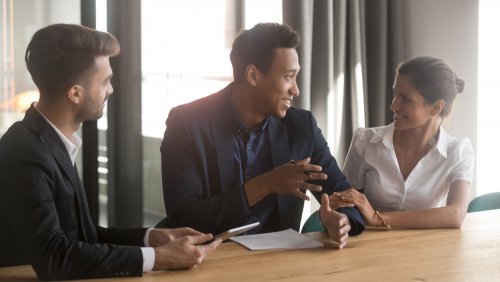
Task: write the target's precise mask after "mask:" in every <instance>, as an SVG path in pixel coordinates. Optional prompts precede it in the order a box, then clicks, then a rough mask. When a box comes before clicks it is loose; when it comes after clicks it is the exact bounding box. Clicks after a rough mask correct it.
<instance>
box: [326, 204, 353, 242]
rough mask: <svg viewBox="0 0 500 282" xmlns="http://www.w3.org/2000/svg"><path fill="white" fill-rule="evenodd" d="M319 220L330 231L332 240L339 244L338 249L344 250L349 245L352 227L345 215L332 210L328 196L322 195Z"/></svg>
mask: <svg viewBox="0 0 500 282" xmlns="http://www.w3.org/2000/svg"><path fill="white" fill-rule="evenodd" d="M319 218H320V219H321V223H322V224H323V226H325V228H326V230H327V231H328V235H329V236H330V238H332V239H333V240H335V242H337V243H338V249H339V250H340V249H342V248H344V247H345V245H346V244H347V238H348V237H349V230H351V225H349V219H348V218H347V216H346V215H345V214H342V213H338V212H336V211H334V210H332V209H331V208H330V200H329V198H328V195H327V194H323V195H321V207H320V209H319Z"/></svg>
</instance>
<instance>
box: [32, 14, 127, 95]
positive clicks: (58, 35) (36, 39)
mask: <svg viewBox="0 0 500 282" xmlns="http://www.w3.org/2000/svg"><path fill="white" fill-rule="evenodd" d="M119 52H120V44H119V43H118V40H116V38H115V37H114V36H113V35H111V34H109V33H106V32H101V31H97V30H94V29H91V28H88V27H84V26H81V25H74V24H54V25H49V26H47V27H44V28H42V29H40V30H38V31H37V32H36V33H35V34H34V35H33V37H32V39H31V41H30V43H29V44H28V47H27V49H26V55H25V60H26V66H27V67H28V71H29V72H30V74H31V77H32V79H33V81H34V82H35V84H36V86H37V87H38V89H39V90H40V95H41V96H42V95H43V96H44V97H46V98H56V97H58V96H59V95H61V94H62V93H64V92H65V91H67V90H68V89H69V88H70V87H71V86H72V85H75V84H82V83H85V81H84V80H85V79H86V78H87V73H88V71H89V70H91V69H92V68H93V66H94V61H95V57H98V56H110V57H112V56H116V55H118V53H119Z"/></svg>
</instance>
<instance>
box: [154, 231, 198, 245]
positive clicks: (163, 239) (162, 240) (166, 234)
mask: <svg viewBox="0 0 500 282" xmlns="http://www.w3.org/2000/svg"><path fill="white" fill-rule="evenodd" d="M201 234H203V233H201V232H199V231H196V230H194V229H192V228H189V227H183V228H175V229H163V228H161V229H159V228H155V229H153V230H151V232H150V233H149V245H150V246H151V247H159V246H161V245H165V244H167V243H168V242H170V241H173V240H175V239H177V238H181V237H184V236H196V235H201Z"/></svg>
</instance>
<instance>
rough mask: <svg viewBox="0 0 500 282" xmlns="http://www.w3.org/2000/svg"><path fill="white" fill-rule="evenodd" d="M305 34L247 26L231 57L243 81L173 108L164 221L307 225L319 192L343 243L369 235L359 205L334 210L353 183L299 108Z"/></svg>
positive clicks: (206, 225) (210, 226) (164, 150)
mask: <svg viewBox="0 0 500 282" xmlns="http://www.w3.org/2000/svg"><path fill="white" fill-rule="evenodd" d="M299 41H300V37H299V35H298V34H297V32H296V31H294V30H293V29H291V28H290V27H289V26H287V25H280V24H269V23H267V24H258V25H256V26H255V27H253V28H252V29H249V30H246V31H243V32H242V33H241V34H240V35H239V36H238V37H237V38H236V39H235V41H234V43H233V48H232V51H231V55H230V57H231V62H232V65H233V75H234V82H233V83H231V84H229V85H228V86H227V87H226V88H224V89H222V90H221V91H219V92H218V93H215V94H213V95H210V96H208V97H205V98H202V99H200V100H197V101H194V102H192V103H189V104H185V105H181V106H179V107H176V108H174V109H172V110H171V111H170V113H169V116H168V119H167V129H166V131H165V136H164V139H163V141H162V145H161V154H162V174H163V193H164V200H165V207H166V211H167V217H166V219H165V220H163V221H162V222H160V223H159V226H172V227H175V226H190V227H192V228H195V229H198V230H200V231H203V232H213V233H218V232H221V231H223V230H225V229H228V228H231V227H235V226H239V225H243V224H246V223H250V222H255V221H260V222H261V225H260V226H259V228H256V229H253V230H252V231H250V232H249V233H262V232H271V231H278V230H282V229H287V228H293V229H295V230H297V231H298V229H299V225H300V219H301V215H302V209H303V204H304V200H308V196H306V194H305V190H310V191H311V192H312V193H313V194H314V196H315V197H316V198H317V199H318V200H320V201H321V209H320V218H321V220H322V223H323V225H324V226H325V227H326V228H327V230H328V233H329V235H330V236H331V237H332V238H333V239H334V240H336V241H337V242H338V243H339V245H338V246H339V248H342V247H344V246H345V244H346V241H347V238H348V233H349V231H350V234H351V235H355V234H359V233H360V232H362V230H363V229H364V220H363V218H362V217H361V215H360V213H359V211H358V210H357V209H356V208H342V209H338V211H339V212H337V211H334V210H331V209H330V206H329V198H328V196H327V195H328V194H330V195H331V194H332V193H333V192H334V191H342V190H345V189H348V188H350V187H351V185H350V184H349V183H348V182H347V180H346V178H345V177H344V175H343V174H342V172H341V171H340V169H339V167H338V166H337V163H336V161H335V159H334V157H333V156H332V155H331V153H330V151H329V149H328V145H327V143H326V140H325V138H324V137H323V135H322V134H321V130H320V129H319V128H318V126H317V124H316V120H315V119H314V117H313V115H312V114H311V112H309V111H305V110H300V109H296V108H293V107H291V102H292V99H293V98H294V97H297V96H298V95H299V89H298V86H297V83H296V77H297V74H298V72H299V69H300V65H299V60H298V55H297V52H296V50H295V48H296V46H297V45H298V44H299ZM320 191H323V192H324V193H325V194H323V195H321V194H320ZM320 198H321V199H320ZM346 215H347V216H346Z"/></svg>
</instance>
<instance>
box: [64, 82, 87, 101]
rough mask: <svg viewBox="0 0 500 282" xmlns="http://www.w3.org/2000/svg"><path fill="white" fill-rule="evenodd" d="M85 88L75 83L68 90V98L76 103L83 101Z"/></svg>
mask: <svg viewBox="0 0 500 282" xmlns="http://www.w3.org/2000/svg"><path fill="white" fill-rule="evenodd" d="M84 91H85V89H84V88H83V87H82V86H81V85H77V84H76V85H73V86H71V88H70V89H69V90H68V93H67V95H68V98H69V100H70V101H71V102H72V103H74V104H80V103H81V102H82V101H83V95H84Z"/></svg>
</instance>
